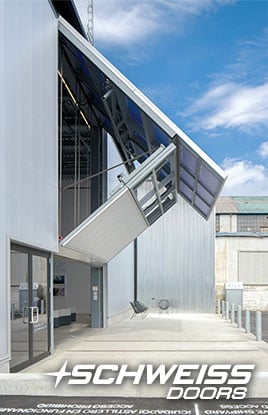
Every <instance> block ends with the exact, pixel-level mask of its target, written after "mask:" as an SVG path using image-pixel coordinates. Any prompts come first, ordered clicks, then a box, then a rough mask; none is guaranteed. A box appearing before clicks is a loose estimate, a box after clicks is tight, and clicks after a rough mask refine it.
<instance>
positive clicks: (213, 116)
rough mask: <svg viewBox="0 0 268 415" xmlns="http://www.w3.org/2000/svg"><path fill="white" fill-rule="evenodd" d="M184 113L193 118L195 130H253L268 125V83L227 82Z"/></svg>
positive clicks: (209, 91) (197, 101)
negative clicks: (241, 83)
mask: <svg viewBox="0 0 268 415" xmlns="http://www.w3.org/2000/svg"><path fill="white" fill-rule="evenodd" d="M183 115H184V116H186V117H189V116H191V117H193V122H192V126H193V127H194V128H195V129H202V130H207V131H210V130H215V129H217V128H219V127H221V128H226V129H227V128H231V129H239V130H241V131H245V132H252V131H253V130H254V129H255V128H258V127H266V128H267V127H268V83H264V84H261V85H257V86H249V85H248V86H245V85H240V84H237V83H224V84H221V85H217V86H214V87H211V88H210V89H208V91H206V92H205V93H204V94H203V95H202V96H201V97H200V98H198V99H197V100H196V102H194V103H193V104H192V105H191V106H189V107H188V108H187V109H186V110H185V111H184V112H183Z"/></svg>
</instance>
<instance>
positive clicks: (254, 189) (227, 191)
mask: <svg viewBox="0 0 268 415" xmlns="http://www.w3.org/2000/svg"><path fill="white" fill-rule="evenodd" d="M222 168H223V169H224V171H225V172H226V173H227V175H228V178H227V181H226V183H225V186H224V188H223V192H222V195H225V196H263V195H267V188H268V171H267V169H266V168H265V167H264V166H263V165H262V164H253V163H252V162H251V161H248V160H239V159H230V158H227V159H225V160H224V161H223V164H222Z"/></svg>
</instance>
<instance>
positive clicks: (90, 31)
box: [87, 0, 94, 45]
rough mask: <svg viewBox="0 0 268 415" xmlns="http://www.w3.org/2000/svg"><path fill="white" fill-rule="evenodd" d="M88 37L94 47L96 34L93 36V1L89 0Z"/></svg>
mask: <svg viewBox="0 0 268 415" xmlns="http://www.w3.org/2000/svg"><path fill="white" fill-rule="evenodd" d="M87 37H88V40H89V43H91V45H94V34H93V0H88V6H87Z"/></svg>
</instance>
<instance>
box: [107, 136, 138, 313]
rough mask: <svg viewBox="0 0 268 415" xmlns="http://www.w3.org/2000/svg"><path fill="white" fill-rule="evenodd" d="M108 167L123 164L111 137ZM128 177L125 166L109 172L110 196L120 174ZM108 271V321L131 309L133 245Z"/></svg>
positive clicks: (125, 250) (108, 146)
mask: <svg viewBox="0 0 268 415" xmlns="http://www.w3.org/2000/svg"><path fill="white" fill-rule="evenodd" d="M107 149H108V167H113V166H116V165H118V164H119V163H121V162H122V159H121V157H120V155H119V153H118V151H117V149H116V147H115V145H114V142H113V140H112V138H111V137H110V136H108V142H107ZM122 173H123V174H124V175H127V170H126V168H125V166H124V165H121V166H119V167H117V168H114V169H112V170H110V171H109V172H108V195H111V193H112V192H113V191H114V190H115V189H116V187H118V184H119V181H118V179H117V175H118V174H122ZM107 270H108V294H109V295H108V307H107V308H108V310H107V315H108V319H109V318H111V317H112V316H113V315H115V314H117V313H119V312H121V311H123V310H126V309H128V308H129V301H132V300H133V292H134V251H133V243H131V244H130V245H129V246H128V247H127V248H125V249H124V250H123V251H122V252H120V254H118V255H117V256H116V257H115V258H113V259H112V260H111V261H110V262H109V264H107ZM122 293H124V294H122Z"/></svg>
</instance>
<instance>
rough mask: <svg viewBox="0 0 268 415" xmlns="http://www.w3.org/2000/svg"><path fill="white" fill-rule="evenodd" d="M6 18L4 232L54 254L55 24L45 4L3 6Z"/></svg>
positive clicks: (49, 9) (55, 179) (56, 233)
mask: <svg viewBox="0 0 268 415" xmlns="http://www.w3.org/2000/svg"><path fill="white" fill-rule="evenodd" d="M5 13H6V15H5V25H4V34H3V35H4V36H3V37H4V39H5V41H6V45H5V50H4V61H5V67H4V71H5V72H4V76H5V78H4V79H5V82H4V85H3V93H4V97H5V109H4V111H5V128H4V133H5V137H6V142H5V157H6V163H7V166H8V174H7V195H6V203H7V207H8V209H7V211H8V213H9V214H8V217H7V224H8V232H9V234H10V235H11V237H12V238H13V239H16V240H19V241H24V242H25V243H28V244H30V245H34V246H38V247H41V248H45V249H48V250H57V235H58V231H57V215H58V212H57V21H56V19H55V17H54V15H53V13H52V10H51V8H50V6H49V4H48V2H47V1H45V0H43V1H42V2H38V4H36V3H35V2H26V1H22V2H15V3H14V2H12V4H9V3H8V2H6V3H5ZM11 21H12V25H11V24H10V22H11ZM22 34H23V36H22Z"/></svg>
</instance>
